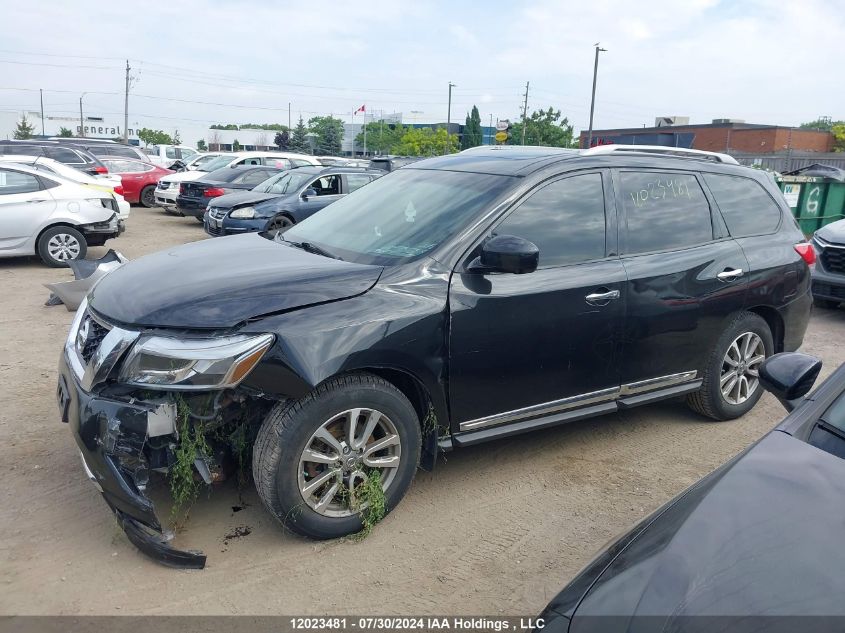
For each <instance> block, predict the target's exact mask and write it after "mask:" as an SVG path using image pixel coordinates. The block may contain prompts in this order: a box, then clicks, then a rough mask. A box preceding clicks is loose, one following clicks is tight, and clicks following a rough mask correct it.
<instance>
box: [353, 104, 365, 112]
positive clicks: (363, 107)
mask: <svg viewBox="0 0 845 633" xmlns="http://www.w3.org/2000/svg"><path fill="white" fill-rule="evenodd" d="M366 111H367V106H366V104H364V105H362V106H361V107H360V108H358V109H357V110H355V112H353V113H352V114H358V113H359V112H366Z"/></svg>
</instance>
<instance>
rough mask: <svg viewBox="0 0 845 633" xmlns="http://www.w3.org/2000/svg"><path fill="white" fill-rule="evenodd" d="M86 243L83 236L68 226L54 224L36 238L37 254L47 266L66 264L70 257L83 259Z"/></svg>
mask: <svg viewBox="0 0 845 633" xmlns="http://www.w3.org/2000/svg"><path fill="white" fill-rule="evenodd" d="M87 252H88V243H87V242H86V241H85V236H83V235H82V233H80V232H79V231H77V230H76V229H75V228H73V227H70V226H54V227H53V228H50V229H47V230H46V231H44V232H43V233H42V234H41V236H40V237H39V238H38V254H39V255H40V256H41V259H42V260H43V261H44V263H45V264H47V265H48V266H52V267H53V268H59V267H62V266H67V263H68V262H69V261H70V260H72V259H85V254H86V253H87Z"/></svg>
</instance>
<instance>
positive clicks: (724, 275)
mask: <svg viewBox="0 0 845 633" xmlns="http://www.w3.org/2000/svg"><path fill="white" fill-rule="evenodd" d="M716 277H717V278H718V279H719V281H733V280H734V279H738V278H739V277H742V268H731V269H730V270H723V271H722V272H720V273H719V274H718V275H716Z"/></svg>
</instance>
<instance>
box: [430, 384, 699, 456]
mask: <svg viewBox="0 0 845 633" xmlns="http://www.w3.org/2000/svg"><path fill="white" fill-rule="evenodd" d="M701 384H702V380H701V379H699V380H694V381H692V382H688V383H684V384H682V385H674V386H671V387H665V388H663V389H657V390H655V391H649V392H648V393H641V394H635V395H630V396H622V397H620V398H617V399H616V400H612V401H609V402H603V403H600V404H594V405H590V406H585V407H581V408H578V409H571V410H568V411H563V412H559V413H554V414H551V415H545V416H542V417H536V418H531V419H530V420H521V421H518V422H511V423H510V424H500V425H497V426H493V427H489V428H485V429H481V430H478V431H464V432H462V433H453V434H452V435H451V437H450V438H445V437H441V438H440V440H439V442H438V443H439V446H440V449H441V450H452V448H453V447H455V446H458V447H460V446H471V445H472V444H480V443H481V442H487V441H490V440H497V439H500V438H503V437H509V436H511V435H517V434H519V433H527V432H528V431H536V430H538V429H544V428H548V427H551V426H557V425H559V424H566V423H568V422H575V421H577V420H583V419H584V418H591V417H595V416H598V415H606V414H608V413H616V412H617V411H618V410H619V409H630V408H631V407H636V406H639V405H641V404H649V403H652V402H657V401H658V400H666V399H669V398H674V397H677V396H682V395H685V394H688V393H692V392H694V391H698V390H699V389H701Z"/></svg>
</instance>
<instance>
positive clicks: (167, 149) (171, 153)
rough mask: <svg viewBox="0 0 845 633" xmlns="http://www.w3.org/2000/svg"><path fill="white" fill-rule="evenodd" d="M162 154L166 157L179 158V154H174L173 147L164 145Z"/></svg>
mask: <svg viewBox="0 0 845 633" xmlns="http://www.w3.org/2000/svg"><path fill="white" fill-rule="evenodd" d="M164 155H165V156H166V157H167V158H179V156H177V155H176V148H175V147H165V148H164Z"/></svg>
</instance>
